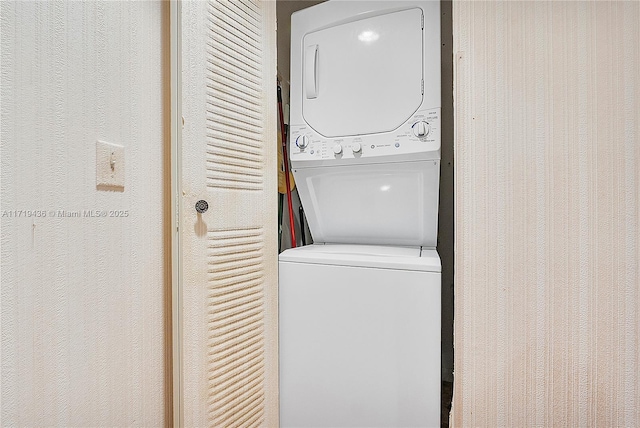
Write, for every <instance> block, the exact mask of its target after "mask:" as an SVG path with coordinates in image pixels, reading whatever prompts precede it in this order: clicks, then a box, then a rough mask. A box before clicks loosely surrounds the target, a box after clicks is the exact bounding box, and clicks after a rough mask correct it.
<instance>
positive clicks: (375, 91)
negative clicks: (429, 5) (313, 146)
mask: <svg viewBox="0 0 640 428" xmlns="http://www.w3.org/2000/svg"><path fill="white" fill-rule="evenodd" d="M303 49H304V52H303V55H302V57H303V62H302V67H303V73H302V84H303V86H304V90H303V97H302V114H303V117H304V119H305V121H306V123H307V124H308V125H309V126H310V127H311V128H313V129H314V130H315V131H316V132H317V133H318V134H320V135H322V136H325V137H342V136H348V135H361V134H372V133H380V132H389V131H393V130H394V129H396V128H398V127H399V126H400V125H402V124H403V123H404V122H405V121H407V119H408V118H409V117H410V116H411V115H412V114H413V113H415V112H416V110H417V109H418V107H420V104H421V103H422V79H423V76H422V62H423V57H422V56H423V49H422V10H421V9H420V8H411V9H407V10H401V11H396V12H391V13H386V14H382V15H375V16H367V15H365V17H363V18H360V19H357V20H355V21H350V22H346V23H342V24H338V25H335V26H331V27H329V28H324V29H321V30H318V31H313V32H310V33H307V34H306V35H305V36H304V39H303Z"/></svg>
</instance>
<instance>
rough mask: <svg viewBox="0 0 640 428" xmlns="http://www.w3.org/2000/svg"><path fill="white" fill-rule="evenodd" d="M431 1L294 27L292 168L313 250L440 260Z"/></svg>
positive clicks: (299, 21)
mask: <svg viewBox="0 0 640 428" xmlns="http://www.w3.org/2000/svg"><path fill="white" fill-rule="evenodd" d="M440 85H441V84H440V7H439V3H438V2H437V1H335V0H331V1H328V2H326V3H322V4H319V5H317V6H313V7H311V8H308V9H304V10H301V11H298V12H296V13H294V14H293V15H292V18H291V120H290V123H291V126H290V141H291V145H290V153H291V155H290V159H291V165H292V169H293V173H294V175H295V177H296V182H297V183H298V189H299V192H300V199H301V201H302V205H303V207H304V208H305V212H306V213H307V216H308V217H307V219H308V222H309V227H310V229H311V234H312V236H313V239H314V242H336V243H354V244H382V245H406V246H426V247H430V248H435V245H436V233H437V232H436V231H437V213H438V189H439V177H440V176H439V168H440V105H441V101H440Z"/></svg>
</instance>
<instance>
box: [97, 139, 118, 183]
mask: <svg viewBox="0 0 640 428" xmlns="http://www.w3.org/2000/svg"><path fill="white" fill-rule="evenodd" d="M96 187H98V188H101V187H117V188H118V189H116V190H124V146H121V145H118V144H112V143H107V142H106V141H100V140H98V141H96Z"/></svg>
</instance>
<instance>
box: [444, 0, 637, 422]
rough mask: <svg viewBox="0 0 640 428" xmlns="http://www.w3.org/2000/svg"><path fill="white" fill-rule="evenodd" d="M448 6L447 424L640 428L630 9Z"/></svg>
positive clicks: (633, 26) (630, 5) (633, 25)
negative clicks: (452, 219) (452, 179)
mask: <svg viewBox="0 0 640 428" xmlns="http://www.w3.org/2000/svg"><path fill="white" fill-rule="evenodd" d="M453 12H454V16H453V23H454V29H453V33H454V53H455V55H456V56H455V78H454V85H455V89H454V97H455V120H456V125H455V126H456V129H455V139H456V143H455V156H456V260H455V263H456V283H455V290H456V293H455V297H456V302H455V376H454V377H455V385H454V404H453V409H454V410H453V416H452V419H453V422H454V424H455V426H457V427H470V426H491V427H495V426H510V427H513V426H596V425H597V426H607V427H609V426H640V220H639V219H640V42H639V41H640V2H617V3H608V2H593V3H591V2H505V3H502V2H463V1H457V2H454V5H453Z"/></svg>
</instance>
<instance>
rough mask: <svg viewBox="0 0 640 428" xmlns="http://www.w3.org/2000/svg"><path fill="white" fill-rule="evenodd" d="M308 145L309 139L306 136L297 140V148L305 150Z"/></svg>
mask: <svg viewBox="0 0 640 428" xmlns="http://www.w3.org/2000/svg"><path fill="white" fill-rule="evenodd" d="M308 145H309V137H307V136H306V135H301V136H299V137H298V138H296V146H298V148H299V149H300V150H304V149H305V147H307V146H308Z"/></svg>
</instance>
